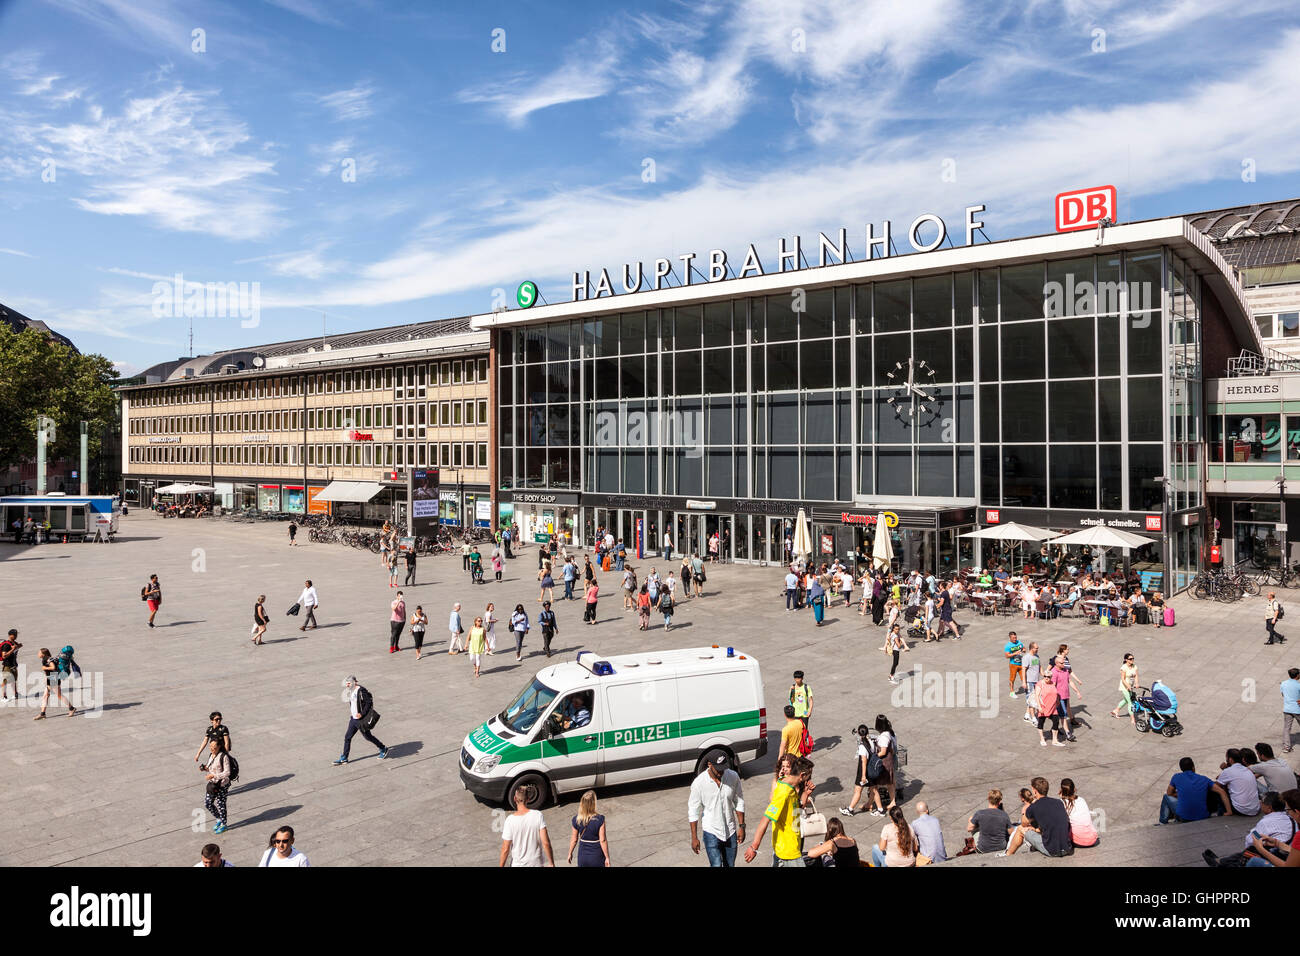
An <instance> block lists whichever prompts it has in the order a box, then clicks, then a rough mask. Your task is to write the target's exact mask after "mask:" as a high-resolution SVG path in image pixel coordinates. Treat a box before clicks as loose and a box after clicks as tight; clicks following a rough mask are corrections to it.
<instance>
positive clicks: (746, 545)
mask: <svg viewBox="0 0 1300 956" xmlns="http://www.w3.org/2000/svg"><path fill="white" fill-rule="evenodd" d="M749 535H750V531H749V515H736V528H735V532H734V533H733V534H732V540H733V541H735V546H734V550H735V554H734V559H735V560H736V561H744V562H745V563H746V564H748V563H749V556H750V555H751V554H752V553H753V542H751V541H750V537H749Z"/></svg>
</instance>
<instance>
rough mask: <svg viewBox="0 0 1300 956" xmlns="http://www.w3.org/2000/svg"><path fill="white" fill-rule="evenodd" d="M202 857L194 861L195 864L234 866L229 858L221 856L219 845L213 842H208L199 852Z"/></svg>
mask: <svg viewBox="0 0 1300 956" xmlns="http://www.w3.org/2000/svg"><path fill="white" fill-rule="evenodd" d="M199 855H200V856H201V857H202V859H201V860H199V862H197V863H195V864H194V865H195V866H234V865H235V864H233V863H231V862H230V861H229V860H223V859H222V858H221V847H219V846H217V845H216V844H215V843H209V844H208V845H207V846H205V847H204V848H203V850H202V852H201V853H200V854H199Z"/></svg>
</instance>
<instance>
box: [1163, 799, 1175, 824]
mask: <svg viewBox="0 0 1300 956" xmlns="http://www.w3.org/2000/svg"><path fill="white" fill-rule="evenodd" d="M1177 809H1178V798H1177V797H1171V796H1169V794H1167V793H1166V794H1165V795H1164V796H1163V797H1162V798H1161V799H1160V822H1161V823H1168V822H1169V820H1170V818H1171V817H1177V816H1178V814H1177Z"/></svg>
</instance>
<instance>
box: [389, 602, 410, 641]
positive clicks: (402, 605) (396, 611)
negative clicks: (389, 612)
mask: <svg viewBox="0 0 1300 956" xmlns="http://www.w3.org/2000/svg"><path fill="white" fill-rule="evenodd" d="M392 608H393V616H392V617H391V618H389V624H388V627H389V634H388V653H390V654H395V653H397V652H398V651H400V650H401V648H400V647H398V646H397V639H398V638H399V637H401V636H402V628H404V627H405V626H406V599H405V598H403V597H402V592H401V591H398V592H397V597H396V598H395V599H394V600H393V603H392Z"/></svg>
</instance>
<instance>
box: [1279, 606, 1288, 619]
mask: <svg viewBox="0 0 1300 956" xmlns="http://www.w3.org/2000/svg"><path fill="white" fill-rule="evenodd" d="M1284 617H1286V608H1284V607H1283V606H1282V605H1281V604H1279V605H1278V606H1277V619H1278V620H1279V621H1280V620H1282V618H1284Z"/></svg>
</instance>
